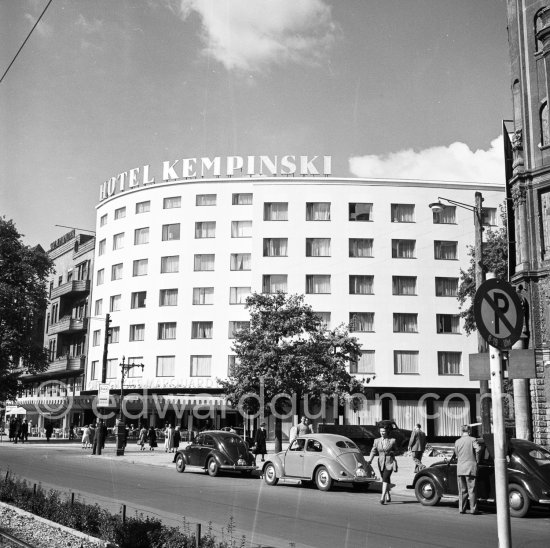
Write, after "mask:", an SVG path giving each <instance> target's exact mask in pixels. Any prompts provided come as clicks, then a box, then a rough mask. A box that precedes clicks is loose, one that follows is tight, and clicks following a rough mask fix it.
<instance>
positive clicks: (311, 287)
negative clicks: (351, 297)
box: [306, 274, 330, 294]
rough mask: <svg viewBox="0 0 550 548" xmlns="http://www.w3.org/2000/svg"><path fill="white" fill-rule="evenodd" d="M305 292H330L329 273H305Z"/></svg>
mask: <svg viewBox="0 0 550 548" xmlns="http://www.w3.org/2000/svg"><path fill="white" fill-rule="evenodd" d="M306 293H308V294H314V293H325V294H326V293H330V274H308V275H306Z"/></svg>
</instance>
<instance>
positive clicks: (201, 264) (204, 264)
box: [195, 253, 215, 272]
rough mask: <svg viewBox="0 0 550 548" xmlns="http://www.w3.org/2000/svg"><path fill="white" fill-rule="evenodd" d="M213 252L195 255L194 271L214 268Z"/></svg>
mask: <svg viewBox="0 0 550 548" xmlns="http://www.w3.org/2000/svg"><path fill="white" fill-rule="evenodd" d="M214 257H215V256H214V254H213V253H212V254H204V255H195V272H201V271H211V270H214Z"/></svg>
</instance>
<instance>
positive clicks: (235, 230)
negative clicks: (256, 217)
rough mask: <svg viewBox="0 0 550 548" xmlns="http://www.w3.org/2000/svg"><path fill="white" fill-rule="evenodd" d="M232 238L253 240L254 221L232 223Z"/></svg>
mask: <svg viewBox="0 0 550 548" xmlns="http://www.w3.org/2000/svg"><path fill="white" fill-rule="evenodd" d="M231 237H232V238H252V221H231Z"/></svg>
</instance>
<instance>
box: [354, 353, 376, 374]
mask: <svg viewBox="0 0 550 548" xmlns="http://www.w3.org/2000/svg"><path fill="white" fill-rule="evenodd" d="M349 372H350V373H352V374H356V375H374V373H376V370H375V368H374V350H361V356H360V357H359V361H356V362H351V363H350V371H349Z"/></svg>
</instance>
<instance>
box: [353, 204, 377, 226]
mask: <svg viewBox="0 0 550 548" xmlns="http://www.w3.org/2000/svg"><path fill="white" fill-rule="evenodd" d="M349 220H350V221H372V204H369V203H364V202H352V203H350V204H349Z"/></svg>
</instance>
